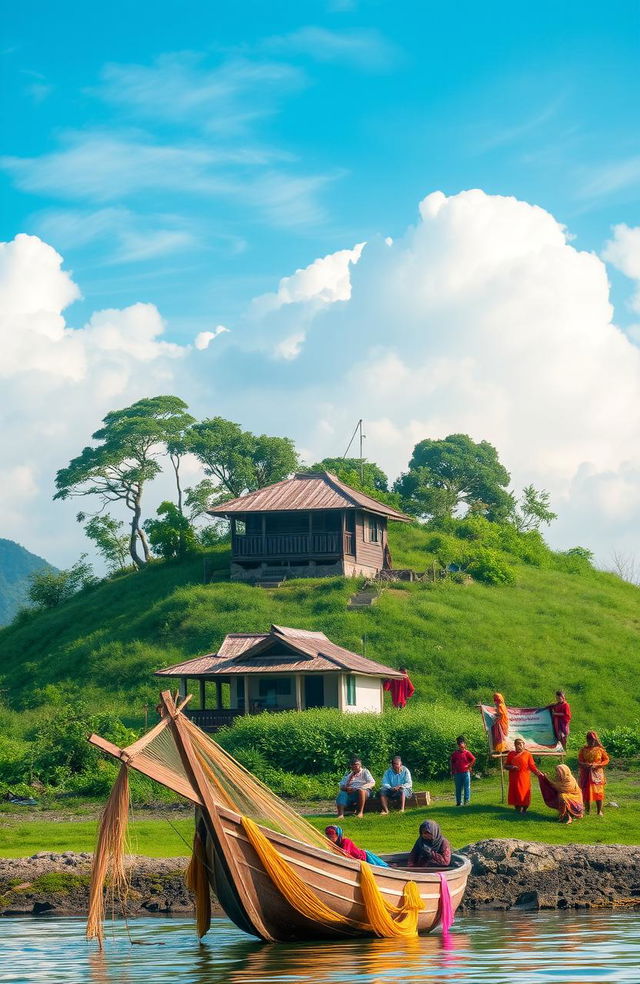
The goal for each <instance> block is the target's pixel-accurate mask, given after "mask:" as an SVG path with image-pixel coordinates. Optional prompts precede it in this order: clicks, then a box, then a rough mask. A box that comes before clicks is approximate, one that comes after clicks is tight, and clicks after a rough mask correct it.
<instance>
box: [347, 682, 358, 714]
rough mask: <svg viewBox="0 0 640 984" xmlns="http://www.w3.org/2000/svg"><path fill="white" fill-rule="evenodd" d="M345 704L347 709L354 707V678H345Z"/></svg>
mask: <svg viewBox="0 0 640 984" xmlns="http://www.w3.org/2000/svg"><path fill="white" fill-rule="evenodd" d="M347 704H348V705H349V707H355V706H356V678H355V677H354V676H348V677H347Z"/></svg>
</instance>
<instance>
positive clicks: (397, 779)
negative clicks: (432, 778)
mask: <svg viewBox="0 0 640 984" xmlns="http://www.w3.org/2000/svg"><path fill="white" fill-rule="evenodd" d="M412 795H413V788H412V783H411V773H410V772H409V770H408V769H407V767H406V765H403V764H402V759H401V758H400V756H399V755H394V756H393V758H392V759H391V768H389V769H387V771H386V772H385V774H384V775H383V777H382V785H381V786H380V806H381V807H382V809H381V810H380V813H382V814H383V816H386V814H387V813H388V812H389V800H390V799H393V800H398V802H399V804H400V806H399V810H400V813H404V804H405V802H406V800H407V799H408V798H409V797H410V796H412Z"/></svg>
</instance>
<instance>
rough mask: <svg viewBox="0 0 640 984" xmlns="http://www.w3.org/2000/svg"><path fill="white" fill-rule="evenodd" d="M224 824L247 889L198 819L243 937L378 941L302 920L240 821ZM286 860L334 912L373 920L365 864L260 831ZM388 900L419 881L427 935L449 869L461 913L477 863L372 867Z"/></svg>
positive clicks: (214, 875)
mask: <svg viewBox="0 0 640 984" xmlns="http://www.w3.org/2000/svg"><path fill="white" fill-rule="evenodd" d="M218 818H219V821H220V823H221V826H222V831H223V832H224V834H223V835H224V841H225V851H232V852H233V854H234V859H235V870H236V871H239V873H240V879H241V885H237V884H236V879H235V878H232V877H231V875H230V873H229V865H228V859H227V858H226V857H225V853H224V852H223V851H222V850H221V848H220V844H219V838H218V836H217V834H216V832H215V831H214V830H213V828H212V826H211V824H210V823H208V822H207V820H208V818H207V814H206V811H202V813H201V815H200V818H199V820H198V825H199V829H200V830H201V833H202V834H205V838H206V839H205V849H206V855H207V859H208V860H207V868H208V871H209V875H210V882H211V887H212V890H213V892H214V893H215V895H216V896H217V898H218V901H219V902H220V905H221V906H222V908H223V910H224V911H225V913H226V914H227V916H228V917H229V918H230V919H231V920H232V921H233V922H234V923H235V924H236V925H237V926H238V927H239V928H240V929H242V930H243V931H244V932H249V933H253V935H255V936H258V937H260V938H262V939H270V940H272V941H277V942H282V943H285V942H295V941H298V940H315V939H348V938H351V939H353V938H354V937H363V936H373V935H375V934H374V933H373V932H371V933H367V932H362V931H358V930H354V929H350V928H349V927H334V926H329V927H328V926H326V925H324V924H323V923H320V922H316V921H314V920H312V919H310V918H307V917H305V916H303V915H301V914H300V913H299V912H298V911H297V910H296V909H295V908H294V907H293V906H292V905H290V904H289V902H287V900H286V899H285V898H284V897H283V895H282V894H281V893H280V892H279V890H278V889H277V887H276V886H275V885H274V884H273V882H272V880H271V878H270V877H269V875H268V873H267V872H266V871H265V869H264V867H263V865H262V862H261V861H260V858H259V857H258V855H257V854H256V852H255V850H254V849H253V847H252V846H251V844H250V842H249V839H248V838H247V835H246V834H245V831H244V829H243V827H242V821H241V817H240V816H239V815H238V814H235V813H232V812H231V811H228V810H225V809H219V810H218ZM261 830H262V833H263V834H265V835H266V836H267V837H268V839H269V840H270V841H271V843H272V844H273V845H274V847H275V848H276V849H277V850H278V852H279V854H280V855H281V856H282V857H283V858H285V860H286V861H287V862H288V863H289V864H290V865H291V868H292V869H293V871H294V872H295V873H296V874H297V875H298V876H299V877H300V878H301V879H302V881H304V883H305V884H306V885H307V886H308V887H309V888H310V889H311V890H312V891H313V892H314V893H315V895H317V897H318V899H319V900H320V901H321V902H323V903H324V904H325V905H326V906H328V907H329V908H330V909H332V910H333V911H334V912H336V913H337V914H339V915H341V916H345V917H347V918H349V919H351V920H356V921H358V922H367V917H366V912H365V907H364V903H363V899H362V893H361V890H360V862H359V861H355V860H352V859H351V858H347V857H341V856H340V855H337V854H334V853H332V852H331V851H330V850H327V851H322V850H320V849H318V848H314V847H311V846H310V845H308V844H305V843H304V842H302V841H298V840H294V839H293V838H291V837H288V836H286V835H284V834H280V833H276V832H274V831H272V830H269V829H268V828H266V827H261ZM406 858H407V855H393V856H389V857H388V860H389V861H393V862H394V863H395V864H402V863H403V861H404V862H406ZM371 870H372V871H373V873H374V877H375V880H376V883H377V886H378V888H379V889H380V891H381V893H382V895H383V897H384V898H385V900H386V901H387V902H389V903H390V904H391V905H394V906H398V905H400V900H401V897H402V894H403V892H404V888H405V885H406V883H407V882H408V881H414V882H415V883H416V884H417V886H418V890H419V892H420V896H421V898H422V901H423V902H424V905H425V908H424V910H422V911H421V912H420V913H419V916H418V932H419V933H420V934H424V933H428V932H430V930H432V929H433V928H434V927H435V926H436V925H437V923H438V921H439V918H440V877H439V871H443V872H444V874H445V878H446V880H447V884H448V887H449V893H450V896H451V905H452V908H453V910H454V912H455V910H456V909H457V908H458V906H459V905H460V902H461V901H462V896H463V894H464V890H465V887H466V883H467V878H468V875H469V871H470V863H469V861H468V859H467V858H465V857H464V856H462V855H454V858H453V864H452V867H450V868H447V869H429V870H424V869H416V868H413V869H405V870H403V869H402V868H396V867H393V868H382V867H376V866H373V867H372V869H371ZM247 901H250V902H251V907H255V909H257V910H258V911H259V913H260V917H261V920H262V927H260V928H258V927H257V926H256V925H254V923H253V921H252V919H251V915H250V911H251V908H250V907H248V906H247Z"/></svg>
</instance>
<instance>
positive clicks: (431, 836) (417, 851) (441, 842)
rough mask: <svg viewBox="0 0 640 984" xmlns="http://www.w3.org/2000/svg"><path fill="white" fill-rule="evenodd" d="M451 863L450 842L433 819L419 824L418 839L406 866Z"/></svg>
mask: <svg viewBox="0 0 640 984" xmlns="http://www.w3.org/2000/svg"><path fill="white" fill-rule="evenodd" d="M449 864H451V844H450V843H449V841H448V840H446V838H445V837H443V836H442V833H441V832H440V827H439V826H438V824H437V823H436V822H435V820H425V821H423V823H421V824H420V830H419V833H418V839H417V841H416V842H415V844H414V845H413V847H412V848H411V853H410V854H409V857H408V859H407V867H408V868H446V867H448V865H449Z"/></svg>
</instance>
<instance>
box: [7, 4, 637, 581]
mask: <svg viewBox="0 0 640 984" xmlns="http://www.w3.org/2000/svg"><path fill="white" fill-rule="evenodd" d="M3 28H4V29H3V37H2V43H1V46H0V49H1V51H2V59H1V64H2V73H3V74H2V85H3V92H4V94H5V96H4V104H3V112H4V122H3V126H2V137H1V142H2V148H1V151H0V186H1V187H2V221H3V227H2V236H1V237H0V238H1V239H2V240H3V242H0V355H1V358H0V385H1V386H2V392H3V399H2V401H1V402H0V428H2V430H3V435H4V438H5V448H4V452H3V461H2V462H0V517H2V528H1V529H0V535H1V536H7V537H9V538H12V539H17V540H19V541H21V542H23V543H24V544H25V545H26V546H28V547H29V548H30V549H32V550H35V551H36V552H38V553H40V554H43V555H44V556H46V557H48V558H49V559H51V560H52V561H53V562H54V563H56V564H58V565H61V566H62V565H66V564H68V563H71V562H73V560H74V559H76V558H77V556H78V554H79V553H80V551H81V550H82V549H86V541H85V540H84V539H83V537H82V532H81V530H80V528H79V527H78V526H77V524H76V523H75V519H74V513H75V511H76V503H64V504H61V503H55V504H53V503H52V502H51V496H52V491H53V479H54V476H55V472H56V471H57V469H58V468H60V467H62V466H63V465H65V464H66V463H67V462H68V461H69V459H70V458H71V457H73V456H74V455H76V454H77V453H78V452H79V450H80V449H81V448H82V447H83V446H84V445H85V444H86V443H87V441H88V440H89V436H90V434H91V433H92V432H93V431H94V430H95V429H96V428H97V426H98V424H99V421H100V419H101V418H102V417H103V416H104V414H105V413H106V412H107V411H108V410H110V409H113V408H115V407H118V406H124V405H126V404H127V403H129V402H132V401H133V400H135V399H139V398H140V397H142V396H148V395H152V394H155V393H161V392H173V393H177V394H178V395H180V396H182V397H183V398H184V399H186V400H187V402H188V403H189V405H190V407H191V409H192V412H193V413H194V414H195V415H196V416H198V417H204V416H210V415H213V414H221V415H223V416H226V417H228V418H230V419H233V420H237V421H238V422H240V423H241V424H242V425H243V426H244V427H246V428H248V429H251V430H254V431H260V432H262V431H265V432H267V433H272V434H286V435H287V436H290V437H292V438H293V439H294V440H295V441H296V443H297V445H298V447H299V448H300V450H301V452H302V454H303V456H304V457H305V459H306V460H307V461H310V462H311V461H316V460H319V459H320V458H321V457H323V456H325V455H327V456H329V455H330V456H335V455H337V454H340V453H341V452H342V451H343V450H344V447H345V446H346V442H347V440H348V438H349V435H350V434H351V433H352V431H353V427H354V425H355V422H356V420H357V419H358V418H359V417H364V419H365V421H366V431H367V444H366V447H367V452H368V455H369V457H371V458H372V459H373V460H376V461H378V462H379V463H380V464H381V465H382V466H383V467H384V468H385V469H386V470H387V471H388V473H389V474H390V475H391V476H392V477H395V475H397V474H398V473H399V472H400V471H401V470H402V469H403V468H404V467H406V463H407V461H408V458H409V456H410V454H411V450H412V448H413V445H414V444H415V443H416V442H417V441H418V440H421V439H423V438H425V437H443V436H445V435H446V434H448V433H454V432H460V431H461V432H465V433H469V434H470V435H471V436H472V437H473V438H474V439H475V440H482V439H485V440H489V441H491V442H492V443H494V444H495V445H496V447H497V448H498V451H499V453H500V455H501V457H502V460H504V462H505V464H506V466H507V467H508V468H509V470H510V471H511V474H512V480H513V486H514V489H515V490H516V491H517V489H521V488H522V487H523V486H524V485H525V484H528V483H529V482H533V483H534V484H535V485H536V487H538V488H545V489H548V490H549V491H550V493H551V495H552V502H553V505H554V508H556V511H557V512H558V513H559V519H558V521H557V523H556V524H554V526H553V527H552V529H551V530H550V532H549V535H550V537H551V541H552V542H553V543H554V544H555V545H558V546H561V547H569V546H572V545H574V544H576V543H580V544H585V545H587V546H590V547H591V548H592V549H594V550H595V551H596V553H597V556H598V559H599V561H600V562H601V563H602V564H603V565H604V566H606V565H607V563H610V561H611V556H612V553H613V552H614V551H615V552H618V553H620V552H622V553H625V552H627V551H630V552H631V553H632V554H633V555H634V556H636V557H638V558H640V532H639V531H640V399H639V394H640V204H639V191H640V126H639V123H640V120H639V115H640V110H639V107H640V98H639V97H640V91H639V89H640V86H639V84H638V64H639V55H640V5H639V4H638V3H637V2H633V3H632V2H617V0H613V2H609V3H607V4H603V3H594V2H581V3H577V2H565V3H562V4H559V3H557V2H554V3H551V2H537V3H535V4H530V5H523V4H514V3H512V2H509V3H501V2H493V3H490V4H479V3H477V2H474V3H471V2H464V0H463V2H458V3H455V4H454V3H447V4H445V3H430V2H426V0H422V2H418V0H404V2H398V0H396V2H394V3H391V2H383V0H370V2H366V0H362V2H358V0H326V2H324V3H305V2H298V3H291V2H287V3H281V2H273V0H272V2H269V3H266V2H260V3H257V2H244V3H236V4H221V3H218V4H213V3H203V2H200V3H198V4H195V3H188V2H183V3H181V4H167V3H164V2H161V0H159V2H158V0H156V2H155V3H153V4H151V3H149V2H147V0H138V2H137V3H130V2H129V3H126V4H125V3H122V2H120V0H114V2H112V3H110V4H109V5H95V4H87V3H86V2H83V3H78V2H75V0H67V2H66V3H64V4H58V5H55V4H44V3H42V2H39V3H33V2H28V0H25V2H24V3H22V4H20V5H19V4H13V5H11V6H10V7H9V8H7V9H6V10H5V11H4V25H3ZM469 189H479V191H477V192H470V191H469ZM439 193H440V194H439ZM24 234H27V235H26V236H25V235H24ZM15 237H17V238H15ZM296 271H297V272H296ZM221 326H223V328H222V329H221ZM224 329H226V330H224ZM52 411H53V412H52ZM43 438H44V440H43ZM191 465H192V466H193V467H192V474H191V475H187V476H185V479H186V482H190V481H191V482H194V481H197V480H198V479H199V478H201V477H202V475H201V473H200V472H199V471H198V468H197V467H196V466H194V465H193V462H192V463H191ZM186 482H185V483H186ZM169 494H170V489H169V487H168V486H166V485H165V486H162V483H161V482H159V483H157V488H156V487H155V486H154V490H153V492H152V493H151V494H150V496H149V501H148V503H147V507H146V508H147V515H149V514H152V512H153V508H154V507H155V505H156V504H157V502H158V501H160V500H161V499H162V498H163V497H166V496H167V495H169ZM638 569H640V559H639V560H638Z"/></svg>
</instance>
